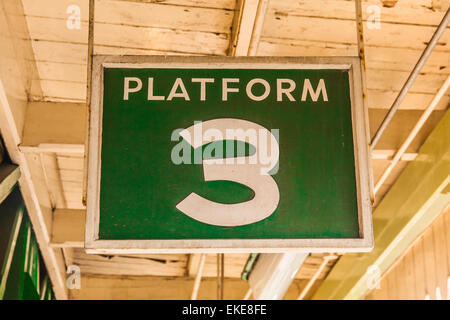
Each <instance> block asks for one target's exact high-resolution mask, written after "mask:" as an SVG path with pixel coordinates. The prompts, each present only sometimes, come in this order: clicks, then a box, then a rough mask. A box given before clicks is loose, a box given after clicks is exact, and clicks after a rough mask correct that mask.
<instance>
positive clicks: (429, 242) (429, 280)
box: [423, 229, 437, 300]
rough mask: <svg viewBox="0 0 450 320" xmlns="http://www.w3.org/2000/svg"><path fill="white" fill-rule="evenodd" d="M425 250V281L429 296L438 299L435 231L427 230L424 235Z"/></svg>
mask: <svg viewBox="0 0 450 320" xmlns="http://www.w3.org/2000/svg"><path fill="white" fill-rule="evenodd" d="M423 248H424V257H425V260H424V262H425V280H426V282H425V283H426V288H427V294H428V295H429V296H430V298H431V299H432V300H435V299H436V287H437V279H436V259H435V247H434V242H433V231H432V230H431V229H430V230H427V232H425V234H424V235H423Z"/></svg>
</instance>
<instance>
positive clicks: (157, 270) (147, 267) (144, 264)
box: [73, 249, 187, 277]
mask: <svg viewBox="0 0 450 320" xmlns="http://www.w3.org/2000/svg"><path fill="white" fill-rule="evenodd" d="M178 257H179V258H181V259H179V260H173V257H172V260H161V259H154V258H150V257H146V258H141V257H139V256H105V255H93V254H86V253H85V252H84V250H82V249H77V250H75V251H74V255H73V262H74V263H75V264H77V265H78V266H79V267H80V269H81V272H82V273H83V274H108V275H140V276H167V277H175V276H184V275H185V273H186V260H187V258H186V256H184V255H178Z"/></svg>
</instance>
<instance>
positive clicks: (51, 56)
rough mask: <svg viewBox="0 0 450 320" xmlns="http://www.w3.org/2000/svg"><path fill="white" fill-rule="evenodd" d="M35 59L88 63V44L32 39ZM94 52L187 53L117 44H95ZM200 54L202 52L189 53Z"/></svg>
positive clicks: (133, 53) (121, 53)
mask: <svg viewBox="0 0 450 320" xmlns="http://www.w3.org/2000/svg"><path fill="white" fill-rule="evenodd" d="M31 42H32V45H33V51H34V54H35V55H34V56H35V60H36V61H38V62H59V63H72V64H83V65H86V61H87V57H86V51H87V44H83V43H66V42H55V41H46V40H31ZM94 54H106V55H107V54H111V55H185V54H187V53H185V54H183V53H178V52H174V51H169V50H154V49H136V48H125V47H117V46H101V45H95V48H94ZM189 55H200V53H198V54H197V53H196V54H194V53H189Z"/></svg>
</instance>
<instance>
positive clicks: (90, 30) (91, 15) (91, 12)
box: [82, 0, 95, 205]
mask: <svg viewBox="0 0 450 320" xmlns="http://www.w3.org/2000/svg"><path fill="white" fill-rule="evenodd" d="M94 17H95V0H89V28H88V56H87V83H86V130H85V132H86V134H85V137H84V171H83V195H82V196H83V198H82V202H83V204H84V205H86V197H87V173H88V170H87V167H88V160H87V159H88V151H89V119H90V113H91V111H90V110H91V86H92V63H93V56H94Z"/></svg>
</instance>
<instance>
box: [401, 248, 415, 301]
mask: <svg viewBox="0 0 450 320" xmlns="http://www.w3.org/2000/svg"><path fill="white" fill-rule="evenodd" d="M402 260H403V261H402V263H403V265H404V271H405V272H404V274H403V275H402V276H403V277H404V278H405V284H406V296H405V298H406V299H408V300H414V299H415V293H416V284H415V278H414V275H415V270H414V258H413V253H412V250H409V251H408V253H406V255H405V256H404V257H403V259H402Z"/></svg>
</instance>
